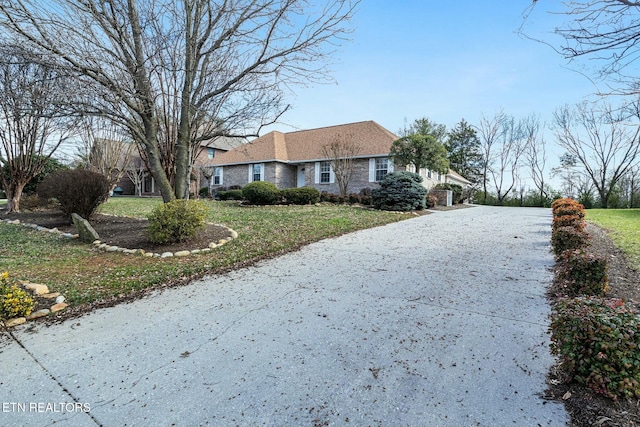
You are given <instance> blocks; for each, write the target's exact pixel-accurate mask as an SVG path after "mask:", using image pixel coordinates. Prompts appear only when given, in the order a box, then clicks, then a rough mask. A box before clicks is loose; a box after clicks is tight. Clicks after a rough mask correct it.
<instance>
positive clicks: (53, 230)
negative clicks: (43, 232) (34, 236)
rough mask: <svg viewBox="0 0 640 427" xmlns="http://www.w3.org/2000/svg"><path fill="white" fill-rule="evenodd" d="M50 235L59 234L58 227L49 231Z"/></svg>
mask: <svg viewBox="0 0 640 427" xmlns="http://www.w3.org/2000/svg"><path fill="white" fill-rule="evenodd" d="M49 233H58V229H57V228H56V227H53V228H51V229H49Z"/></svg>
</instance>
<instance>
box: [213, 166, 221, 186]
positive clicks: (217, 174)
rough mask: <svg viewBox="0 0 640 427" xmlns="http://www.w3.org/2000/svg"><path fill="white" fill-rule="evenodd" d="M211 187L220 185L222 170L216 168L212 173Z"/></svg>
mask: <svg viewBox="0 0 640 427" xmlns="http://www.w3.org/2000/svg"><path fill="white" fill-rule="evenodd" d="M213 185H222V168H221V167H216V168H215V172H214V173H213Z"/></svg>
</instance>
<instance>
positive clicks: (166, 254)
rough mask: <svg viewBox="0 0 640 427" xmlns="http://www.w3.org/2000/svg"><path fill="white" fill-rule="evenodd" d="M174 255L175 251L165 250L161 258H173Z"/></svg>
mask: <svg viewBox="0 0 640 427" xmlns="http://www.w3.org/2000/svg"><path fill="white" fill-rule="evenodd" d="M172 256H173V252H165V253H163V254H162V255H160V258H171V257H172Z"/></svg>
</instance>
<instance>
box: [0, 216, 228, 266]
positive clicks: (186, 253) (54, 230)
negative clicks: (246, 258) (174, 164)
mask: <svg viewBox="0 0 640 427" xmlns="http://www.w3.org/2000/svg"><path fill="white" fill-rule="evenodd" d="M0 221H2V222H4V223H6V224H12V225H22V226H23V227H28V228H33V229H34V230H37V231H43V232H48V233H52V234H59V235H60V236H62V237H66V238H68V239H77V238H78V235H77V234H71V233H65V232H63V231H60V230H58V229H57V228H46V227H42V226H40V225H37V224H29V223H26V222H20V220H19V219H14V220H10V219H2V220H0ZM209 225H215V226H218V227H224V228H226V229H227V231H228V232H229V236H228V237H227V238H226V239H220V240H218V241H217V242H211V243H209V247H207V248H203V249H193V250H190V251H187V250H184V251H178V252H164V253H162V254H159V253H155V252H146V251H145V250H144V249H127V248H121V247H119V246H110V245H108V244H106V243H102V242H101V241H100V240H96V241H94V242H93V246H94V247H95V248H96V249H97V250H99V251H103V252H120V253H124V254H128V255H134V254H137V255H142V256H144V257H147V258H161V259H164V258H172V257H184V256H189V255H195V254H200V253H207V252H211V250H212V249H215V248H217V247H220V246H222V245H224V244H225V243H228V242H230V241H231V240H233V239H237V238H238V233H237V232H236V231H235V230H233V229H231V228H229V227H227V226H226V225H222V224H212V223H209Z"/></svg>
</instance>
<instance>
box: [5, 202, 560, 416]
mask: <svg viewBox="0 0 640 427" xmlns="http://www.w3.org/2000/svg"><path fill="white" fill-rule="evenodd" d="M550 221H551V215H550V212H549V211H548V210H546V209H535V208H493V207H474V208H470V209H460V210H454V211H447V212H437V213H434V214H431V215H426V216H421V217H416V218H414V219H410V220H407V221H402V222H399V223H394V224H390V225H387V226H384V227H378V228H373V229H369V230H363V231H360V232H356V233H351V234H348V235H345V236H342V237H339V238H334V239H328V240H324V241H321V242H317V243H314V244H311V245H309V246H306V247H304V248H302V249H301V250H300V251H297V252H294V253H290V254H287V255H284V256H282V257H279V258H277V259H273V260H269V261H265V262H261V263H259V264H258V265H256V266H254V267H250V268H245V269H241V270H238V271H234V272H231V273H229V274H226V275H222V276H212V277H207V278H205V279H202V280H200V281H197V282H195V283H193V284H190V285H188V286H184V287H180V288H176V289H168V290H165V291H163V292H161V293H157V294H155V295H153V296H152V297H148V298H144V299H141V300H138V301H135V302H133V303H129V304H122V305H119V306H116V307H112V308H107V309H102V310H98V311H96V312H94V313H91V314H89V315H86V316H84V317H82V318H79V319H74V320H69V321H67V322H65V323H63V324H60V325H53V326H50V327H46V326H36V327H35V330H34V329H33V328H30V327H28V326H21V327H18V328H16V329H15V330H14V331H13V332H12V334H13V335H14V337H15V338H16V339H17V341H18V342H16V341H14V340H13V339H12V338H11V337H9V336H8V335H7V333H6V332H5V333H3V335H2V337H1V341H0V360H2V364H3V369H2V370H1V371H0V383H1V387H0V400H1V401H2V404H3V407H2V412H1V413H0V424H1V425H34V426H42V425H48V424H50V423H53V422H55V423H56V424H55V425H56V426H84V425H86V426H95V425H103V426H125V425H127V426H138V425H140V426H144V425H154V426H171V425H176V426H183V425H189V426H190V425H269V426H283V425H307V426H324V425H358V426H359V425H381V426H418V425H419V426H430V425H437V426H448V425H450V426H459V425H465V426H470V425H482V426H492V425H518V426H538V425H541V426H561V425H566V424H567V423H568V416H567V414H566V412H565V410H564V408H563V406H562V405H559V404H557V403H555V402H548V401H545V400H544V399H543V397H542V396H543V394H544V390H545V388H546V385H545V376H546V373H547V371H548V368H549V366H550V365H551V363H552V362H553V359H552V357H551V356H550V354H549V349H548V344H549V337H548V335H547V334H546V330H547V327H548V322H549V320H548V314H549V305H548V303H547V301H546V299H545V296H544V292H545V287H546V286H547V285H548V283H549V282H550V280H551V279H552V275H551V272H550V271H549V268H550V267H551V265H552V263H553V259H552V255H551V254H550V252H549V237H550V236H549V232H550ZM34 403H35V404H41V405H40V406H37V405H34ZM20 404H22V406H20ZM47 404H48V406H47ZM56 404H57V406H56ZM70 404H71V405H70ZM47 409H49V410H47ZM56 409H57V411H56Z"/></svg>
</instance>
